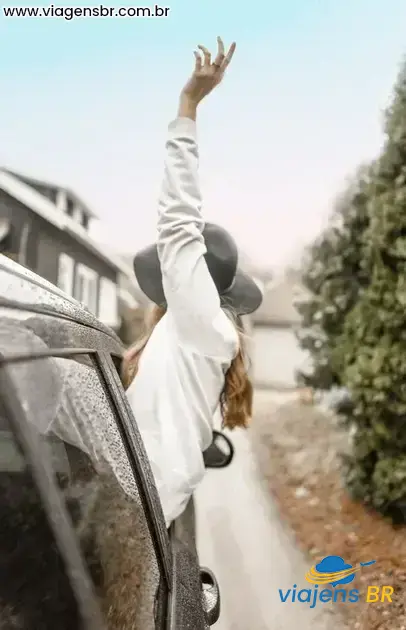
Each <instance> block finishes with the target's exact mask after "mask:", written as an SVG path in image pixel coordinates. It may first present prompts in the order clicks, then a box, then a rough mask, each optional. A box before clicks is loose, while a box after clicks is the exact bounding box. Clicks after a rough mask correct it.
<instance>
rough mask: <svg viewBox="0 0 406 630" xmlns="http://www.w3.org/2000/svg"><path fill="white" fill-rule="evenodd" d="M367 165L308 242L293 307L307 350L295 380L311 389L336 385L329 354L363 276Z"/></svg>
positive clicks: (363, 282) (337, 378) (365, 278)
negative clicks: (304, 368) (308, 362)
mask: <svg viewBox="0 0 406 630" xmlns="http://www.w3.org/2000/svg"><path fill="white" fill-rule="evenodd" d="M368 186H369V168H366V167H362V168H360V169H359V170H358V173H357V174H356V176H355V177H354V178H353V180H352V181H351V182H350V183H349V185H348V188H347V189H346V191H345V192H344V194H343V195H342V196H341V197H340V198H339V199H338V201H337V203H336V207H335V210H334V212H333V215H332V217H331V218H330V221H329V223H328V226H327V228H326V230H325V231H324V233H323V234H322V235H321V236H320V238H318V239H317V240H316V242H315V243H314V244H313V245H312V246H311V247H310V248H309V250H308V251H307V253H306V255H305V259H304V263H303V275H302V284H303V286H304V288H305V290H306V291H307V297H306V298H305V299H304V300H303V301H302V302H301V303H299V304H297V309H298V311H299V313H300V315H301V317H302V326H301V329H300V330H299V331H298V338H299V341H300V345H301V347H302V348H303V349H304V350H307V351H308V352H309V353H310V356H311V359H312V367H311V371H310V372H309V373H301V374H299V380H300V381H301V382H302V383H304V384H306V385H310V386H312V387H315V388H316V389H329V388H330V387H331V386H332V385H340V384H341V378H340V375H339V373H338V372H337V370H336V368H335V366H334V365H333V361H332V357H333V353H334V349H335V347H336V345H337V342H338V339H339V338H340V336H341V334H342V332H343V326H344V321H345V318H346V316H347V314H348V313H349V312H350V311H351V310H352V308H353V306H354V304H355V303H356V301H357V299H358V296H359V293H360V291H361V290H362V289H363V287H365V286H366V284H367V282H368V275H367V273H366V272H365V269H364V268H363V266H362V253H361V251H362V247H363V237H364V234H365V230H366V228H367V226H368V213H367V200H368Z"/></svg>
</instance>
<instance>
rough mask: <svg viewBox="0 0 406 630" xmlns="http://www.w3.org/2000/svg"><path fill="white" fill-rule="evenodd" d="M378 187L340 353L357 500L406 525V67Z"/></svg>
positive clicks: (389, 117) (375, 177)
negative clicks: (358, 288)
mask: <svg viewBox="0 0 406 630" xmlns="http://www.w3.org/2000/svg"><path fill="white" fill-rule="evenodd" d="M385 136H386V140H385V145H384V148H383V151H382V154H381V156H380V158H379V159H378V160H377V162H376V164H375V166H374V169H373V172H372V175H371V182H370V187H369V190H370V201H369V206H368V209H369V216H370V222H369V227H368V229H367V231H366V233H365V246H364V247H363V248H362V250H361V251H362V261H361V267H363V269H364V270H365V272H366V273H367V274H368V276H369V277H370V282H369V284H368V286H367V287H366V289H365V290H364V291H363V292H362V293H361V294H360V295H359V300H358V302H357V303H356V304H355V306H354V308H353V309H352V312H351V313H350V314H349V315H348V317H347V318H346V321H345V325H344V329H343V334H342V335H341V336H340V339H339V343H338V344H337V345H336V348H335V350H334V357H333V364H334V366H335V367H334V369H336V370H337V373H338V377H339V380H340V381H341V382H343V383H345V384H346V385H347V386H348V388H349V389H350V391H351V393H352V397H353V403H354V407H353V410H352V412H351V413H350V414H349V416H348V421H349V423H350V425H351V426H352V428H353V454H352V456H351V458H349V459H348V461H347V482H348V486H349V488H350V489H351V491H352V492H353V494H354V495H355V496H356V497H358V498H360V499H362V500H364V501H366V502H367V503H369V504H371V505H373V506H374V507H375V508H377V509H378V510H380V511H382V512H383V513H386V514H390V515H391V516H392V517H394V518H396V519H397V520H400V521H402V522H406V64H405V65H404V66H403V68H402V70H401V72H400V74H399V79H398V82H397V84H396V87H395V90H394V97H393V101H392V105H391V106H390V108H389V109H388V111H387V113H386V117H385Z"/></svg>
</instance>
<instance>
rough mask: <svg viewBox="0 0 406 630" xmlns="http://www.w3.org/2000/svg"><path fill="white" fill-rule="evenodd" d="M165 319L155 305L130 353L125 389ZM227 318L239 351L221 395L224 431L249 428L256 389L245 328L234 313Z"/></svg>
mask: <svg viewBox="0 0 406 630" xmlns="http://www.w3.org/2000/svg"><path fill="white" fill-rule="evenodd" d="M164 315H165V309H164V308H163V307H161V306H156V305H154V306H153V307H152V309H151V310H150V311H149V313H147V317H146V319H145V330H144V332H143V334H142V336H141V337H140V338H139V339H138V341H136V343H135V344H133V345H132V346H131V347H130V348H129V349H128V350H127V351H126V353H125V355H124V359H123V364H122V372H121V378H122V381H123V385H124V387H125V389H127V388H128V387H129V386H130V385H131V383H132V382H133V380H134V378H135V377H136V375H137V371H138V364H139V360H140V357H141V354H142V352H143V350H144V348H145V346H146V345H147V343H148V340H149V338H150V336H151V335H152V331H153V330H154V328H155V326H156V325H157V323H158V322H159V321H160V320H161V319H162V317H163V316H164ZM227 315H229V317H230V319H231V320H232V321H233V322H234V324H235V326H236V328H237V331H238V338H239V350H238V354H237V355H236V357H235V358H234V359H233V361H232V362H231V365H230V367H229V368H228V370H227V372H226V375H225V379H224V387H223V391H222V392H221V395H220V409H221V415H222V418H223V427H227V428H228V429H235V428H236V427H247V426H248V423H249V420H250V419H251V416H252V400H253V388H252V384H251V381H250V379H249V376H248V369H247V355H246V344H245V335H244V331H243V328H242V325H241V324H240V323H238V322H237V321H236V318H235V316H234V314H233V313H232V312H229V311H227Z"/></svg>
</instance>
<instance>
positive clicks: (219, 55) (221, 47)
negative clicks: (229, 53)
mask: <svg viewBox="0 0 406 630" xmlns="http://www.w3.org/2000/svg"><path fill="white" fill-rule="evenodd" d="M224 59H225V54H224V44H223V40H222V39H221V37H217V56H216V58H215V60H214V65H215V66H218V67H219V68H220V66H221V65H222V63H223V61H224Z"/></svg>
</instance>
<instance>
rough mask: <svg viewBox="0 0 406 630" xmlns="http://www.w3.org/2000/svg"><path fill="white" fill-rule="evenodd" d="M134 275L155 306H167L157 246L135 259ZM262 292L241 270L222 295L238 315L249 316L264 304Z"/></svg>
mask: <svg viewBox="0 0 406 630" xmlns="http://www.w3.org/2000/svg"><path fill="white" fill-rule="evenodd" d="M134 273H135V277H136V278H137V281H138V284H139V286H140V289H141V291H143V293H145V295H146V296H147V297H148V298H149V299H150V300H151V301H152V302H154V303H155V304H158V305H159V306H165V305H166V298H165V294H164V289H163V286H162V274H161V266H160V263H159V258H158V251H157V247H156V245H150V246H149V247H146V248H145V249H144V250H142V251H141V252H139V253H138V254H137V255H136V256H135V258H134ZM262 298H263V296H262V291H261V289H260V288H259V287H258V285H257V284H256V283H255V282H254V280H253V279H252V278H251V277H250V276H249V275H248V274H246V273H245V272H244V271H241V269H238V270H237V273H236V275H235V278H234V282H233V284H232V286H231V288H230V289H228V291H226V292H225V293H222V294H220V299H221V301H222V304H223V305H225V306H229V307H230V308H231V309H232V310H233V311H234V312H235V313H236V314H237V315H249V314H250V313H253V312H254V311H256V310H257V308H259V306H260V305H261V303H262Z"/></svg>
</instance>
